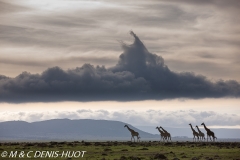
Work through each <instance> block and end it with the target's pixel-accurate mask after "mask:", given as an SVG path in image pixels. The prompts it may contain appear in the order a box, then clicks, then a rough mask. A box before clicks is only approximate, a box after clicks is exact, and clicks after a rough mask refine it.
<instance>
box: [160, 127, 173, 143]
mask: <svg viewBox="0 0 240 160" xmlns="http://www.w3.org/2000/svg"><path fill="white" fill-rule="evenodd" d="M159 128H161V129H162V130H163V131H164V132H165V133H166V135H167V140H168V139H169V140H170V141H172V139H171V134H170V133H169V132H168V131H166V130H165V129H164V128H163V127H161V126H160V127H159Z"/></svg>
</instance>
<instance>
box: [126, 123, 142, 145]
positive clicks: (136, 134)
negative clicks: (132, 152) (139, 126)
mask: <svg viewBox="0 0 240 160" xmlns="http://www.w3.org/2000/svg"><path fill="white" fill-rule="evenodd" d="M124 127H127V129H128V130H129V131H130V132H131V136H132V137H131V141H132V139H133V140H134V142H135V138H134V137H135V136H136V137H137V142H138V141H140V137H139V133H138V132H136V131H134V130H133V129H131V128H129V127H128V125H125V126H124Z"/></svg>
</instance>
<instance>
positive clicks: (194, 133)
mask: <svg viewBox="0 0 240 160" xmlns="http://www.w3.org/2000/svg"><path fill="white" fill-rule="evenodd" d="M189 125H190V127H191V129H192V132H193V141H194V139H195V141H197V139H198V141H199V134H198V132H196V131H195V129H193V127H192V124H191V123H190V124H189ZM195 136H196V137H197V139H196V137H195Z"/></svg>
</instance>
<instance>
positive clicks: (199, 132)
mask: <svg viewBox="0 0 240 160" xmlns="http://www.w3.org/2000/svg"><path fill="white" fill-rule="evenodd" d="M196 127H197V130H198V134H199V139H201V140H202V141H203V139H204V140H205V134H204V133H203V132H202V131H201V130H200V129H199V128H198V126H197V125H196Z"/></svg>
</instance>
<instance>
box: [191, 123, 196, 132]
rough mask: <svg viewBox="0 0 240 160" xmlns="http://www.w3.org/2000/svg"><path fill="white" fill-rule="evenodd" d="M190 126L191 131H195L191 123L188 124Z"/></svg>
mask: <svg viewBox="0 0 240 160" xmlns="http://www.w3.org/2000/svg"><path fill="white" fill-rule="evenodd" d="M190 127H191V129H192V131H193V132H195V130H194V129H193V127H192V125H191V124H190Z"/></svg>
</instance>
